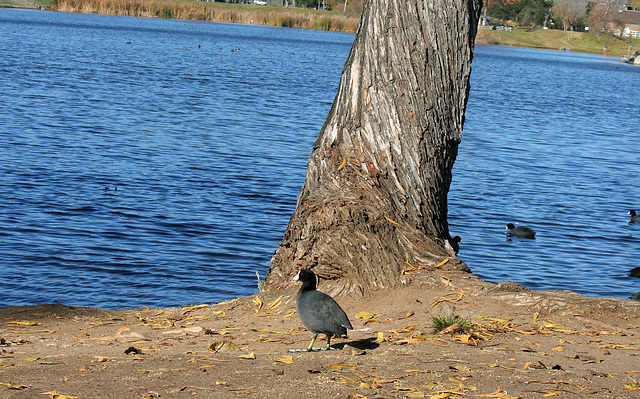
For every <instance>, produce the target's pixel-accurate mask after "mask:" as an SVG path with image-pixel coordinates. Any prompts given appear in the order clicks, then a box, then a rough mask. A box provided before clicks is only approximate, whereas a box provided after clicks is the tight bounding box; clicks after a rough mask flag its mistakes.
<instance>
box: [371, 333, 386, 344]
mask: <svg viewBox="0 0 640 399" xmlns="http://www.w3.org/2000/svg"><path fill="white" fill-rule="evenodd" d="M373 342H376V343H380V342H384V333H383V332H382V331H378V332H377V333H376V340H375V341H373Z"/></svg>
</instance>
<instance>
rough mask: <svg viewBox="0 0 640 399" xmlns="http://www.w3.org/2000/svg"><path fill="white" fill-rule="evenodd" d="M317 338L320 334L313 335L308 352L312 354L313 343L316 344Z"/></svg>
mask: <svg viewBox="0 0 640 399" xmlns="http://www.w3.org/2000/svg"><path fill="white" fill-rule="evenodd" d="M316 338H318V334H313V338H311V343H310V344H309V347H308V348H307V352H310V351H312V350H313V343H314V342H316Z"/></svg>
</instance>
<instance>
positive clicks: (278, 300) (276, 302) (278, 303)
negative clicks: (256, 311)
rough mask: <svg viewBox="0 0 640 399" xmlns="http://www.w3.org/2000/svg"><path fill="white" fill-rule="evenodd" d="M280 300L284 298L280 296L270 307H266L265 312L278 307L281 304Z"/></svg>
mask: <svg viewBox="0 0 640 399" xmlns="http://www.w3.org/2000/svg"><path fill="white" fill-rule="evenodd" d="M282 298H284V295H280V297H279V298H277V299H276V300H275V301H273V302H271V305H269V306H268V307H267V310H270V309H274V308H277V307H278V306H280V304H281V303H282Z"/></svg>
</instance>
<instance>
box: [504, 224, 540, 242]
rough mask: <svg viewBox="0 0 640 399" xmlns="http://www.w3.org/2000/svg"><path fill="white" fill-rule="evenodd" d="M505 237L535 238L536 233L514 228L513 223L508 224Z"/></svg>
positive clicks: (519, 227)
mask: <svg viewBox="0 0 640 399" xmlns="http://www.w3.org/2000/svg"><path fill="white" fill-rule="evenodd" d="M507 235H508V236H513V237H519V238H535V235H536V232H535V231H533V230H531V229H530V228H528V227H522V226H518V227H516V226H514V225H513V223H509V224H507Z"/></svg>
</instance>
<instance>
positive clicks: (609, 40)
mask: <svg viewBox="0 0 640 399" xmlns="http://www.w3.org/2000/svg"><path fill="white" fill-rule="evenodd" d="M2 1H3V0H0V8H23V9H45V7H46V9H47V10H51V11H59V12H68V13H84V14H103V15H119V16H134V17H145V18H162V19H182V20H194V21H206V22H229V23H240V24H247V25H266V26H277V27H284V28H295V29H308V30H324V31H332V32H343V33H355V32H356V30H357V27H358V24H359V22H360V15H359V14H356V13H346V14H345V13H342V12H339V11H318V10H312V9H301V8H285V7H277V6H255V5H239V4H226V3H213V2H202V1H189V2H186V1H185V2H172V1H163V0H124V1H117V2H116V1H113V0H93V1H92V0H78V1H69V0H54V1H53V2H49V3H48V4H46V3H42V4H46V5H42V4H34V2H33V0H11V3H9V2H8V1H6V0H5V2H4V3H2ZM625 40H628V39H625ZM630 41H633V42H635V43H637V44H640V39H635V40H634V39H631V40H630ZM476 44H479V45H497V46H509V47H524V48H538V49H543V50H561V51H569V52H576V53H589V54H601V55H605V56H609V57H621V56H623V55H625V54H627V53H628V49H629V46H630V44H629V43H628V42H625V41H623V40H622V39H620V38H616V37H613V36H604V35H594V34H591V33H587V32H568V31H561V30H545V29H518V28H514V29H513V30H511V31H496V30H489V29H480V30H478V34H477V36H476Z"/></svg>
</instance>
